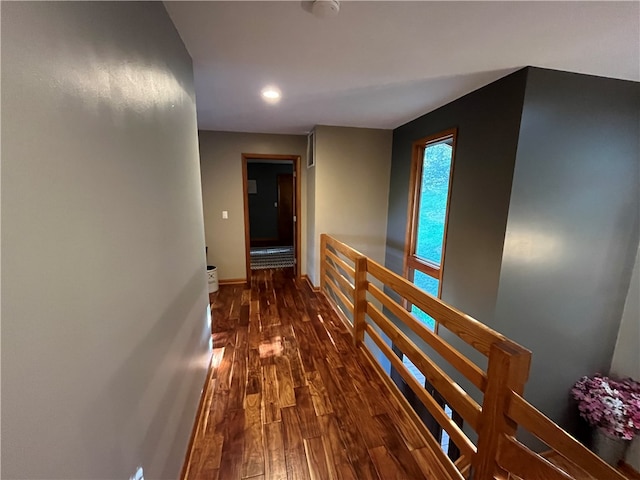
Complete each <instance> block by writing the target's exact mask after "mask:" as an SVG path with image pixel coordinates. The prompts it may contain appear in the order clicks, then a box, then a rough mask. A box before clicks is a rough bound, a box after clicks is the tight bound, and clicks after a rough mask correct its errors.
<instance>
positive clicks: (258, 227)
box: [247, 163, 293, 240]
mask: <svg viewBox="0 0 640 480" xmlns="http://www.w3.org/2000/svg"><path fill="white" fill-rule="evenodd" d="M286 173H293V164H292V163H288V164H287V163H283V164H276V163H249V164H248V165H247V177H248V178H249V179H250V180H251V179H253V180H255V181H256V184H257V193H255V194H250V195H249V232H250V234H251V239H252V240H253V239H255V238H272V239H277V238H278V207H277V206H276V205H275V204H276V202H277V201H278V175H281V174H286Z"/></svg>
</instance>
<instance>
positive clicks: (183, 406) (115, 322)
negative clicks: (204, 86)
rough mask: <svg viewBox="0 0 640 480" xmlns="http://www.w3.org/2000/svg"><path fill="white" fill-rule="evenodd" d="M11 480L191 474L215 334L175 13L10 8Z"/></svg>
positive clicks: (6, 411) (190, 102)
mask: <svg viewBox="0 0 640 480" xmlns="http://www.w3.org/2000/svg"><path fill="white" fill-rule="evenodd" d="M1 149H2V150H1V152H2V247H3V251H2V475H3V478H11V479H19V478H23V479H37V478H41V479H127V478H129V477H130V476H131V475H132V474H133V473H134V471H135V470H136V468H137V467H138V466H142V467H143V468H144V472H145V477H146V478H149V479H160V478H162V479H170V478H172V479H175V478H177V477H178V475H179V471H180V468H181V466H182V462H183V460H184V455H185V452H186V448H187V443H188V441H189V436H190V434H191V428H192V426H193V421H194V418H195V411H196V408H197V404H198V401H199V397H200V391H201V389H202V386H203V383H204V376H205V373H206V369H207V361H208V359H209V358H210V355H209V349H208V340H209V327H208V324H207V315H206V312H207V311H208V299H207V297H208V295H207V283H206V274H205V256H204V228H203V223H202V199H201V191H200V173H199V164H198V143H197V137H196V112H195V99H194V91H193V78H192V66H191V59H190V58H189V55H188V53H187V51H186V50H185V48H184V46H183V44H182V42H181V40H180V37H179V36H178V34H177V32H176V30H175V29H174V27H173V24H172V23H171V20H170V19H169V17H168V15H167V14H166V12H165V10H164V7H163V6H162V4H161V3H144V2H141V3H129V2H122V3H120V2H114V3H103V2H78V3H76V2H68V3H67V2H60V3H50V2H34V3H32V2H15V3H6V4H3V5H2V146H1Z"/></svg>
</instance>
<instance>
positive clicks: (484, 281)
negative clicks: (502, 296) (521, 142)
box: [386, 70, 526, 321]
mask: <svg viewBox="0 0 640 480" xmlns="http://www.w3.org/2000/svg"><path fill="white" fill-rule="evenodd" d="M525 81H526V70H520V71H518V72H515V73H513V74H511V75H508V76H507V77H504V78H502V79H500V80H498V81H496V82H494V83H492V84H490V85H487V86H485V87H483V88H481V89H479V90H476V91H475V92H472V93H470V94H468V95H466V96H464V97H462V98H460V99H458V100H456V101H454V102H452V103H450V104H448V105H445V106H443V107H441V108H439V109H437V110H435V111H433V112H431V113H428V114H427V115H423V116H422V117H419V118H417V119H415V120H413V121H411V122H409V123H407V124H405V125H403V126H401V127H399V128H397V129H396V130H394V132H393V159H392V165H391V184H390V193H389V213H388V223H387V251H386V266H387V268H389V269H391V270H393V271H395V272H397V273H400V274H402V265H403V254H404V240H405V230H406V224H407V206H408V198H409V197H408V189H409V171H410V168H411V148H412V144H413V142H414V141H416V140H419V139H420V138H423V137H426V136H428V135H432V134H436V133H438V132H440V131H443V130H446V129H448V128H452V127H457V128H458V137H457V145H456V152H455V159H454V166H453V178H452V183H451V200H450V204H449V224H448V233H447V245H446V260H445V264H444V266H443V275H444V282H443V292H442V297H443V298H444V299H445V301H447V302H448V303H450V304H452V305H455V306H456V307H457V308H459V309H462V310H463V311H465V312H466V313H468V314H469V315H472V316H474V317H475V318H477V319H478V320H481V321H488V320H489V319H491V318H492V317H493V312H494V306H495V299H496V295H497V291H498V279H499V275H500V262H501V258H502V245H503V240H504V232H505V228H506V223H507V213H508V206H509V195H510V193H511V180H512V174H513V165H514V160H515V152H516V146H517V141H518V130H519V126H520V114H521V110H522V101H523V97H524V89H525Z"/></svg>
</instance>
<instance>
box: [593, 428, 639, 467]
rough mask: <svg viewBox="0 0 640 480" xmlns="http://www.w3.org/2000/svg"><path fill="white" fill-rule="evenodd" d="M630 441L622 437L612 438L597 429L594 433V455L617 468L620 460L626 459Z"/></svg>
mask: <svg viewBox="0 0 640 480" xmlns="http://www.w3.org/2000/svg"><path fill="white" fill-rule="evenodd" d="M630 443H631V442H630V441H629V440H624V439H622V438H620V437H612V436H610V435H607V433H606V432H605V431H604V430H603V429H601V428H596V429H595V430H594V431H593V445H592V448H591V449H592V450H593V453H595V454H596V455H598V456H599V457H600V458H601V459H602V460H604V461H605V462H607V463H608V464H609V465H611V466H612V467H616V466H617V465H618V463H620V460H622V459H623V458H624V455H625V453H626V452H627V448H629V444H630Z"/></svg>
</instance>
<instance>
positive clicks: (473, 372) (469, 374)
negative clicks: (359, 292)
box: [367, 283, 487, 392]
mask: <svg viewBox="0 0 640 480" xmlns="http://www.w3.org/2000/svg"><path fill="white" fill-rule="evenodd" d="M367 288H368V291H369V292H370V293H371V295H373V297H374V298H375V299H376V300H378V301H379V302H380V303H381V304H382V305H383V306H384V307H385V308H387V309H388V310H389V311H390V312H391V313H393V314H394V315H395V316H396V317H398V318H399V319H400V321H401V322H403V323H404V324H405V325H407V326H408V327H409V328H410V329H411V331H412V332H413V333H415V334H416V335H418V336H419V337H420V338H421V339H422V340H424V341H425V343H427V344H428V345H429V346H430V347H431V348H433V349H434V350H435V351H436V352H438V354H439V355H440V356H442V358H444V359H445V360H446V361H447V362H449V363H450V364H451V365H452V366H453V367H454V368H455V369H456V370H458V371H459V372H460V373H462V374H463V375H464V376H465V377H466V378H467V380H469V381H470V382H471V383H473V384H474V385H475V386H476V387H477V388H478V389H479V390H480V391H482V392H484V390H485V388H486V386H487V376H486V375H485V373H484V372H483V371H482V369H481V368H479V367H478V366H477V365H476V364H475V363H473V362H472V361H471V360H469V359H468V358H467V357H465V356H464V355H462V354H461V353H460V352H458V351H457V350H454V349H452V348H451V346H450V345H449V344H448V343H447V342H445V341H444V340H442V338H441V337H439V336H438V335H436V334H435V333H434V332H432V331H431V330H429V329H427V328H424V324H423V323H421V322H420V321H419V320H417V319H416V317H414V316H413V315H411V314H410V313H409V312H408V311H407V310H405V309H404V308H402V307H401V306H400V305H398V304H397V303H396V302H394V301H393V300H392V299H391V298H390V297H389V296H388V295H387V294H386V293H384V292H383V291H382V290H380V289H379V288H378V287H376V286H375V285H374V284H373V283H369V285H368V287H367Z"/></svg>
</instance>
